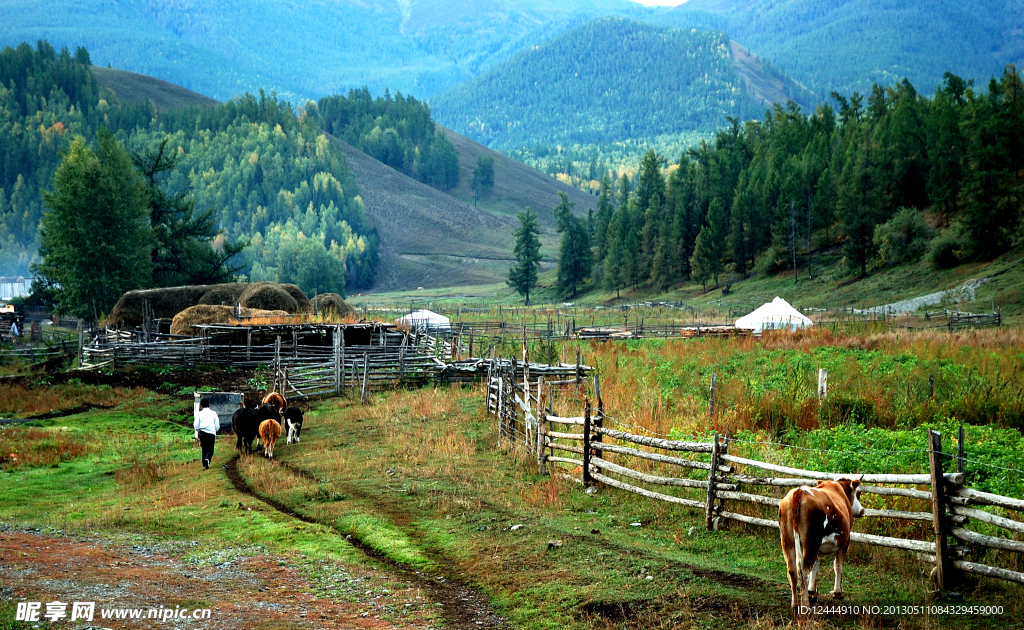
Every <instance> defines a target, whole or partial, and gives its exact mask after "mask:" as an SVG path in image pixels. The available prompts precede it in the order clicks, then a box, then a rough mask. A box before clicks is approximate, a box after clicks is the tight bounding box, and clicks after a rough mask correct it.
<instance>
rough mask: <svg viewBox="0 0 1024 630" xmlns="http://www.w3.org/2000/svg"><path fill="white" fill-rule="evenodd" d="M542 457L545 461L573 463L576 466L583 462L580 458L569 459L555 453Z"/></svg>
mask: <svg viewBox="0 0 1024 630" xmlns="http://www.w3.org/2000/svg"><path fill="white" fill-rule="evenodd" d="M544 459H545V461H549V462H562V463H563V464H575V465H577V466H582V465H583V462H581V461H580V460H578V459H569V458H568V457H556V456H555V455H548V456H546V457H545V458H544Z"/></svg>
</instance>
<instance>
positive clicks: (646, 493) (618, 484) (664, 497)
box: [590, 473, 704, 509]
mask: <svg viewBox="0 0 1024 630" xmlns="http://www.w3.org/2000/svg"><path fill="white" fill-rule="evenodd" d="M590 476H591V477H593V478H594V480H595V481H600V482H601V483H603V484H606V485H609V486H611V487H613V488H618V489H619V490H625V491H626V492H632V493H633V494H639V495H640V496H643V497H647V498H648V499H657V500H658V501H665V502H667V503H675V504H676V505H685V506H686V507H692V508H698V509H704V502H703V501H693V500H691V499H682V498H679V497H674V496H672V495H670V494H661V493H660V492H652V491H651V490H646V489H644V488H640V487H637V486H633V485H630V484H628V483H624V482H622V481H619V480H617V479H612V478H611V477H607V476H605V475H602V474H601V473H590Z"/></svg>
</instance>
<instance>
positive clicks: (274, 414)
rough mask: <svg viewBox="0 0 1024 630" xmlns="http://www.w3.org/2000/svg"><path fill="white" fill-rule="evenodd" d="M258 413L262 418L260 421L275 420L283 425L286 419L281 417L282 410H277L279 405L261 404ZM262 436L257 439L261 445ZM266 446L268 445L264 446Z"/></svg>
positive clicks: (257, 443) (257, 409) (257, 442)
mask: <svg viewBox="0 0 1024 630" xmlns="http://www.w3.org/2000/svg"><path fill="white" fill-rule="evenodd" d="M256 415H257V417H259V419H260V423H262V422H263V421H264V420H275V421H277V423H278V424H279V425H283V424H284V421H283V420H282V419H281V412H279V411H278V410H277V407H275V406H274V405H271V404H264V405H260V406H259V407H257V408H256ZM261 437H262V436H260V437H258V438H257V439H256V446H259V445H260V439H261ZM264 448H266V446H264Z"/></svg>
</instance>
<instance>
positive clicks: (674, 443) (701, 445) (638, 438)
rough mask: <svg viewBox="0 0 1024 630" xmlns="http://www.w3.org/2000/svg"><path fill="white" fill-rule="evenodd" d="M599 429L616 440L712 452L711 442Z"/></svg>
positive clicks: (664, 448)
mask: <svg viewBox="0 0 1024 630" xmlns="http://www.w3.org/2000/svg"><path fill="white" fill-rule="evenodd" d="M597 431H598V432H599V433H602V434H604V435H607V436H608V437H610V438H614V439H616V440H622V441H623V442H632V443H634V444H641V445H643V446H650V447H652V448H660V449H663V450H666V451H688V452H690V453H710V452H711V443H710V442H682V441H678V440H663V439H661V438H652V437H647V436H644V435H633V434H632V433H625V432H623V431H616V430H615V429H606V428H601V429H598V430H597Z"/></svg>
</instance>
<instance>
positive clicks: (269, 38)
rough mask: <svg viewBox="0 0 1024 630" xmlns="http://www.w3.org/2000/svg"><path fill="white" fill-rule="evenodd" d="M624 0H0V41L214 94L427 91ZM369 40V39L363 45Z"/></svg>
mask: <svg viewBox="0 0 1024 630" xmlns="http://www.w3.org/2000/svg"><path fill="white" fill-rule="evenodd" d="M643 10H644V9H643V7H640V6H639V5H637V4H635V3H633V2H628V1H627V0H565V1H561V2H555V1H553V0H521V1H512V0H480V1H475V2H469V1H468V0H431V1H430V2H427V1H426V0H375V1H373V2H368V1H365V0H303V1H302V2H299V1H297V0H159V1H158V0H133V1H132V2H123V1H120V0H2V1H0V14H2V15H3V19H2V20H0V46H3V45H11V46H14V45H17V44H18V43H19V42H22V41H30V42H34V41H36V40H38V39H45V40H48V41H49V42H50V43H51V44H53V45H54V46H56V47H57V48H58V49H59V48H61V47H63V46H66V47H69V48H71V49H74V48H75V47H76V46H85V47H86V48H88V50H89V51H90V53H91V54H92V57H93V59H92V61H93V63H96V64H98V65H102V66H106V65H108V64H110V65H113V66H114V67H118V68H124V69H126V70H130V71H134V72H138V73H141V74H145V75H148V76H153V77H157V78H160V79H163V80H165V81H170V82H172V83H175V84H177V85H181V86H183V87H186V88H188V89H190V90H193V91H196V92H200V93H202V94H205V95H207V96H210V97H212V98H216V99H218V100H222V101H223V100H227V99H229V98H231V97H232V96H235V95H236V94H240V93H243V92H252V93H255V92H257V91H258V90H259V89H260V88H264V89H266V90H267V91H268V92H270V91H272V90H273V91H276V92H277V93H278V94H279V95H280V96H283V97H285V98H287V99H288V100H291V101H293V102H301V101H303V100H304V99H307V98H312V99H316V98H319V97H321V96H324V95H327V94H338V93H344V92H347V91H348V90H349V89H350V88H359V87H362V86H364V85H365V86H368V87H369V88H370V89H371V90H372V91H373V92H374V93H381V92H383V90H384V89H385V88H390V89H391V90H392V91H395V90H401V91H402V92H404V93H410V92H411V93H414V94H417V95H419V96H427V95H430V94H433V93H435V92H437V91H439V90H442V89H445V88H448V87H452V86H454V85H457V84H458V83H460V82H462V81H465V80H466V79H468V78H470V77H472V76H474V75H475V74H477V73H479V72H480V71H482V70H483V69H486V68H487V67H488V66H489V65H490V64H493V63H494V62H495V61H497V60H501V59H504V58H506V57H508V56H509V55H511V54H512V53H514V52H516V51H518V50H520V49H521V48H523V47H524V46H528V45H530V44H532V43H534V42H539V41H541V40H542V39H544V38H546V37H549V36H550V35H552V34H554V33H557V32H560V31H561V30H564V29H565V28H567V27H568V26H569V25H572V24H577V23H579V21H581V20H585V19H590V18H592V17H595V16H596V15H606V14H607V13H608V12H610V11H612V12H635V11H641V12H642V11H643ZM368 51H372V53H371V54H368Z"/></svg>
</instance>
